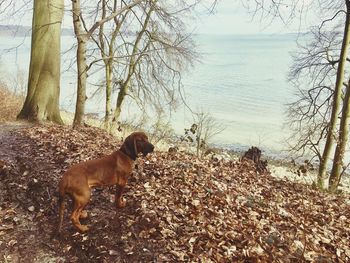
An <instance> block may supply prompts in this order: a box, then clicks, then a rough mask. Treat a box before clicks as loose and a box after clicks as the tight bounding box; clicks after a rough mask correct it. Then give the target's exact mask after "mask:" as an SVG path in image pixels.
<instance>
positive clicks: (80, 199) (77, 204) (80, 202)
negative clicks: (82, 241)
mask: <svg viewBox="0 0 350 263" xmlns="http://www.w3.org/2000/svg"><path fill="white" fill-rule="evenodd" d="M89 199H90V189H89V190H88V191H84V194H83V195H77V194H74V196H73V200H74V208H73V212H72V214H71V217H70V219H71V220H72V223H73V225H74V226H75V227H76V228H77V229H78V230H79V231H80V232H83V233H84V232H87V231H88V230H89V228H88V227H87V226H86V225H82V224H80V220H79V219H80V218H82V217H83V216H84V213H82V212H83V209H84V207H85V206H86V205H87V203H88V202H89Z"/></svg>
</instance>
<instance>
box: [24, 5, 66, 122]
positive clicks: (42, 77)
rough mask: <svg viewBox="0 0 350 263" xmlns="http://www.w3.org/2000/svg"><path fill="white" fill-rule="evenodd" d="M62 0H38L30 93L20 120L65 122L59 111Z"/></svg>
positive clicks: (33, 35)
mask: <svg viewBox="0 0 350 263" xmlns="http://www.w3.org/2000/svg"><path fill="white" fill-rule="evenodd" d="M63 4H64V1H63V0H49V1H42V0H35V1H34V13H33V21H32V44H31V55H30V66H29V77H28V90H27V96H26V99H25V102H24V105H23V108H22V110H21V112H20V113H19V114H18V116H17V118H18V119H27V120H31V121H45V120H49V121H53V122H56V123H60V124H62V123H63V121H62V119H61V116H60V111H59V95H60V75H61V54H60V52H61V23H62V18H63V7H64V6H63Z"/></svg>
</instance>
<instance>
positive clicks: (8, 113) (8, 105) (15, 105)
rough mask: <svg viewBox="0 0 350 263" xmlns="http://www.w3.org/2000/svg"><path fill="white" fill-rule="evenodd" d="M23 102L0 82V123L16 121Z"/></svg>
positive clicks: (22, 99)
mask: <svg viewBox="0 0 350 263" xmlns="http://www.w3.org/2000/svg"><path fill="white" fill-rule="evenodd" d="M23 101H24V98H23V97H22V96H19V95H16V94H14V93H13V92H11V91H10V90H9V88H8V87H7V86H6V85H5V84H3V83H1V82H0V105H1V106H0V122H5V121H14V120H16V116H17V114H18V113H19V111H20V110H21V106H22V103H23Z"/></svg>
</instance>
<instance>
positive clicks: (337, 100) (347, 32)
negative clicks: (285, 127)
mask: <svg viewBox="0 0 350 263" xmlns="http://www.w3.org/2000/svg"><path fill="white" fill-rule="evenodd" d="M346 6H347V11H346V20H345V27H344V34H343V42H342V48H341V52H340V59H339V66H338V69H337V78H336V84H335V89H334V98H333V105H332V113H331V120H330V123H329V131H328V134H327V140H326V144H325V147H324V150H323V154H322V158H321V161H320V167H319V172H318V176H317V186H318V187H319V188H320V189H324V187H325V180H326V178H327V163H328V160H329V156H330V153H331V149H332V147H333V145H334V138H335V129H336V126H337V120H338V114H339V110H340V104H341V93H342V92H341V90H342V87H343V82H344V74H345V64H346V59H347V55H348V49H349V40H350V28H349V23H350V7H349V2H348V1H346ZM344 103H345V102H344ZM338 144H339V143H338ZM338 151H339V150H338ZM332 170H333V168H332ZM332 173H333V171H332Z"/></svg>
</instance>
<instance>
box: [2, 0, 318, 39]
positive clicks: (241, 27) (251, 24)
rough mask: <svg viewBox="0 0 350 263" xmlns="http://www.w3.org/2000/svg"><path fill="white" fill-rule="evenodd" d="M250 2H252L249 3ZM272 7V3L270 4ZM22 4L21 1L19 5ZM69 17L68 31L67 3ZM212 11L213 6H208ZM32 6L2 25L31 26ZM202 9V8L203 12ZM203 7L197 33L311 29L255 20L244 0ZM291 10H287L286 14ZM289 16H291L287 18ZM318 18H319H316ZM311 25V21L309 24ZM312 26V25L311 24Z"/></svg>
mask: <svg viewBox="0 0 350 263" xmlns="http://www.w3.org/2000/svg"><path fill="white" fill-rule="evenodd" d="M204 1H207V2H208V3H212V2H213V0H204ZM308 1H310V0H303V1H302V2H304V3H305V2H308ZM246 2H247V3H248V2H249V1H248V0H247V1H246ZM266 2H267V3H269V2H268V1H266ZM19 3H20V1H18V4H19ZM65 6H66V9H67V10H66V13H65V17H64V21H63V26H64V27H70V28H72V21H71V19H72V18H71V15H70V14H69V11H68V10H69V8H70V1H67V0H66V1H65ZM207 6H208V7H209V6H210V4H208V5H207ZM31 8H32V6H31V4H29V6H27V9H28V12H25V13H26V15H24V16H22V17H21V20H18V19H13V20H12V19H10V20H12V21H6V20H5V21H4V20H3V21H0V24H5V23H6V22H7V23H10V24H16V23H20V24H25V25H31V18H32V17H31V16H32V12H31V11H32V10H31ZM199 9H201V8H199ZM204 9H205V8H204V7H203V8H202V10H200V11H201V12H200V15H199V16H198V21H197V22H195V21H193V20H192V21H189V23H188V24H189V30H190V31H194V32H196V33H206V34H259V33H263V34H264V33H265V34H267V33H268V34H271V33H273V34H278V33H289V32H297V31H305V29H306V28H307V27H306V26H305V25H303V26H302V28H301V30H300V23H299V21H298V19H294V21H293V23H292V24H289V25H288V26H286V25H285V24H283V23H282V22H281V20H280V19H278V18H276V19H275V20H273V21H272V22H271V23H269V21H268V20H267V19H264V20H263V21H261V20H260V18H259V17H254V18H253V17H252V15H251V14H249V13H248V10H247V9H246V8H244V7H243V4H242V1H240V0H218V4H217V6H216V9H215V12H214V14H209V12H208V11H203V10H204ZM287 13H289V10H288V9H286V14H287ZM286 16H287V15H286ZM310 17H313V15H312V14H311V12H308V17H306V19H305V17H303V21H305V20H312V19H310ZM314 17H315V16H314ZM309 22H310V21H309ZM309 24H310V23H309Z"/></svg>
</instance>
